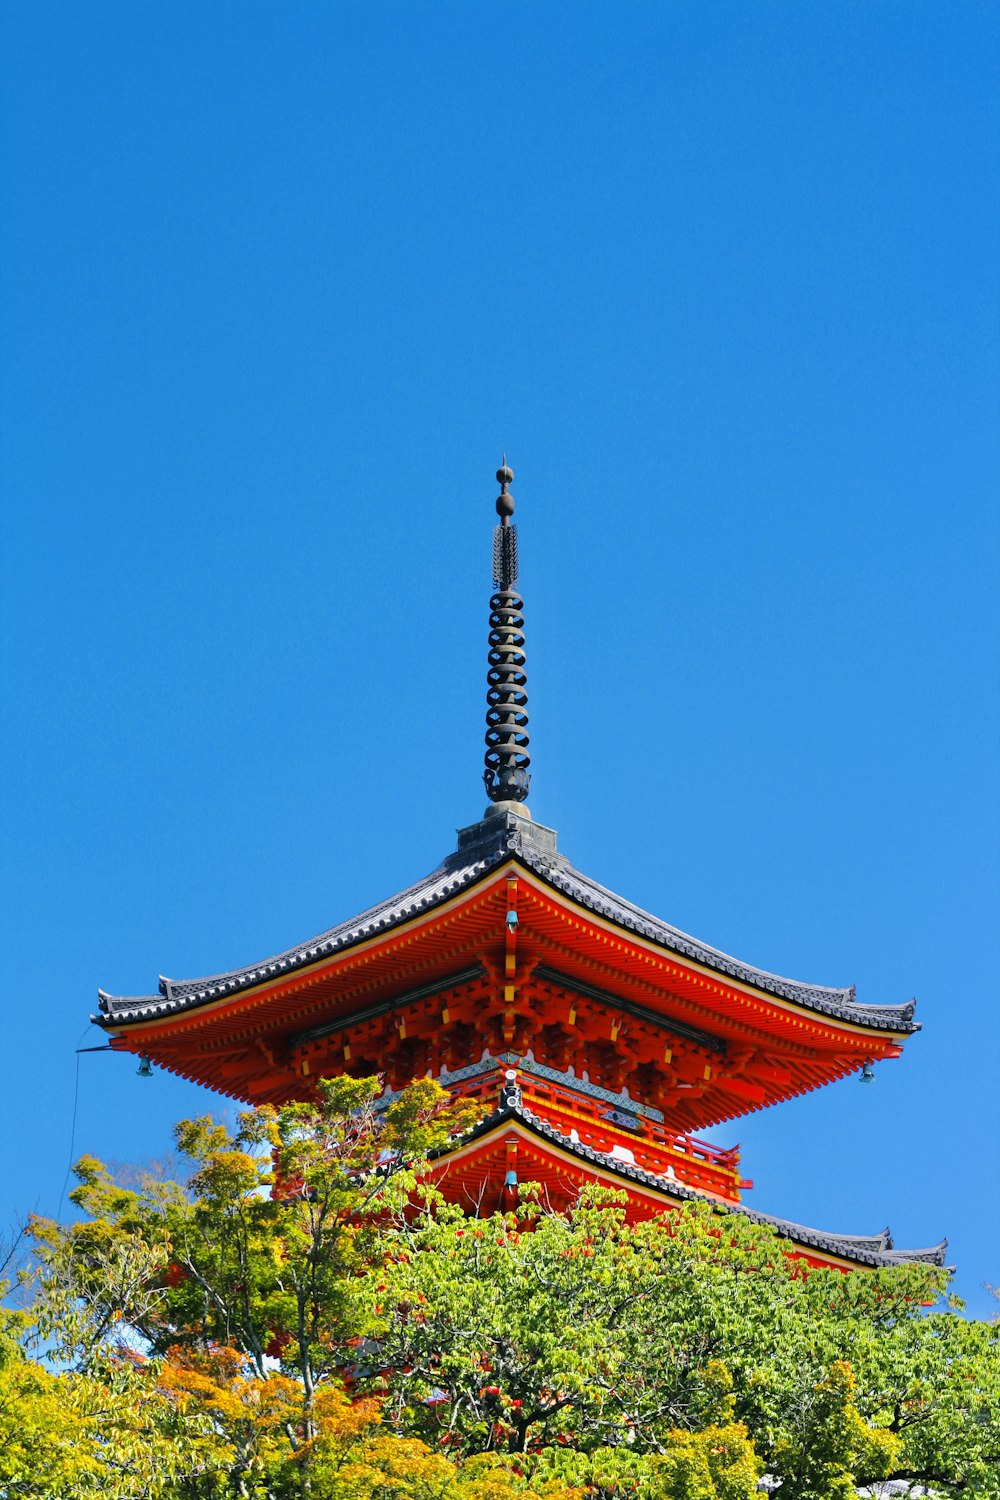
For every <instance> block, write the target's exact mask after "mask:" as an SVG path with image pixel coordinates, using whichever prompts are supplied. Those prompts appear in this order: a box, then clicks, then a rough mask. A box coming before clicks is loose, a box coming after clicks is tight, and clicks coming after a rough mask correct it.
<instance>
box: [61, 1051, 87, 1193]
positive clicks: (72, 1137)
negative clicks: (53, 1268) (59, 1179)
mask: <svg viewBox="0 0 1000 1500" xmlns="http://www.w3.org/2000/svg"><path fill="white" fill-rule="evenodd" d="M89 1034H90V1025H89V1023H88V1025H87V1026H85V1027H84V1029H83V1031H81V1032H80V1042H82V1041H83V1039H84V1037H85V1036H88V1035H89ZM79 1103H80V1044H79V1042H78V1043H77V1047H76V1077H75V1079H74V1080H73V1122H72V1124H71V1125H70V1127H69V1161H68V1162H67V1163H66V1176H65V1177H64V1178H63V1185H62V1192H61V1193H60V1194H59V1207H58V1208H57V1209H56V1218H57V1219H58V1218H59V1217H60V1215H61V1214H62V1208H63V1204H64V1203H65V1201H66V1189H67V1187H68V1186H69V1174H70V1173H71V1172H72V1170H73V1151H74V1149H75V1147H76V1112H77V1108H78V1107H79Z"/></svg>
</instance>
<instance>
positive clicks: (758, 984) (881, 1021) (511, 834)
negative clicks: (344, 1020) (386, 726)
mask: <svg viewBox="0 0 1000 1500" xmlns="http://www.w3.org/2000/svg"><path fill="white" fill-rule="evenodd" d="M511 857H513V858H516V859H518V860H519V861H520V862H521V863H522V864H523V865H524V866H525V867H526V868H527V869H529V870H530V871H532V872H533V873H534V874H535V875H538V876H540V877H541V879H543V880H544V881H546V882H547V883H548V884H549V885H551V886H552V887H553V888H554V889H555V890H557V891H561V892H563V893H564V894H565V895H566V896H568V897H569V898H570V899H571V900H573V901H575V902H577V903H578V904H579V905H581V906H584V907H586V908H587V909H588V910H589V911H592V912H594V913H595V914H596V915H598V916H601V917H604V918H605V919H606V920H608V921H610V922H612V923H614V924H615V925H616V926H618V927H622V928H624V929H625V930H626V931H629V932H634V933H636V934H637V935H638V936H640V937H643V938H646V939H647V940H648V941H650V942H652V943H655V944H656V945H657V946H659V947H661V948H664V949H665V950H667V951H668V952H671V953H676V954H677V955H678V956H679V957H681V958H687V959H690V960H692V961H693V962H695V963H698V964H700V965H702V966H704V967H705V968H707V969H712V970H714V971H715V972H717V973H719V974H721V975H724V976H726V977H728V978H732V979H735V980H736V981H738V982H739V983H743V984H748V985H751V986H753V987H754V988H755V989H758V990H763V991H764V992H765V993H768V994H772V995H777V996H779V997H780V998H781V999H784V1000H791V1001H793V1002H795V1003H796V1004H798V1005H802V1006H804V1007H805V1008H806V1009H808V1010H811V1011H815V1012H817V1013H818V1014H820V1015H828V1016H831V1017H833V1018H834V1019H836V1020H840V1021H848V1022H851V1023H853V1024H854V1025H858V1026H864V1027H868V1028H870V1029H871V1030H873V1031H898V1032H912V1031H918V1030H919V1029H920V1027H919V1022H916V1021H914V1019H913V1011H914V1004H915V1002H914V1001H912V1000H910V1001H908V1002H906V1003H905V1004H902V1005H861V1004H859V1003H858V1001H857V1000H856V998H855V991H854V988H853V986H850V987H847V988H841V989H837V988H828V987H825V986H822V985H815V984H803V983H801V982H799V981H798V980H794V979H785V978H782V977H781V976H780V975H777V974H769V973H767V972H766V971H765V970H763V969H756V968H754V967H753V966H752V965H750V964H746V963H742V962H741V961H740V960H739V959H735V958H732V957H730V955H729V954H726V953H722V952H721V951H720V950H719V949H717V948H712V947H710V946H709V945H708V944H707V943H702V942H700V941H699V940H698V939H697V938H693V937H691V936H690V935H689V934H688V933H685V932H681V931H680V929H679V928H676V927H672V926H671V925H670V924H669V923H668V922H664V921H663V920H662V919H661V918H659V917H655V916H653V915H652V914H651V913H650V912H647V911H643V910H642V908H641V907H638V906H635V905H634V904H633V903H632V902H630V901H626V900H624V899H623V898H622V897H621V896H617V895H616V894H615V893H614V892H613V891H609V890H608V889H607V888H606V887H605V886H602V885H599V884H598V883H597V881H595V880H592V879H591V878H590V876H588V875H584V874H583V873H582V871H580V870H577V869H574V867H573V866H572V865H571V864H570V863H569V860H567V859H566V858H565V856H563V855H561V854H559V853H558V852H557V850H556V838H555V834H554V833H553V831H552V830H551V829H548V828H545V827H543V826H541V825H539V824H536V823H531V822H529V821H528V820H527V819H526V818H524V817H520V816H518V815H516V814H514V813H505V814H502V815H500V816H499V817H493V818H489V819H486V820H484V821H483V822H482V823H477V824H473V825H472V826H471V827H469V828H465V829H462V830H460V832H459V845H458V849H457V851H456V852H455V853H454V854H451V855H449V856H448V858H447V859H446V860H445V861H444V863H443V864H442V865H440V866H439V868H438V869H436V870H434V871H432V873H431V874H430V875H427V876H426V877H425V878H424V879H423V880H419V881H417V883H416V884H415V885H412V886H409V887H408V888H407V889H406V890H405V891H401V892H400V893H399V894H398V895H396V896H392V897H390V898H389V899H388V900H386V901H381V902H379V903H378V905H377V906H373V907H370V908H369V910H368V911H366V912H362V913H361V915H360V916H357V917H351V918H350V919H349V920H348V921H346V922H341V923H339V924H338V925H337V926H336V927H331V928H329V929H328V930H327V931H326V932H322V933H320V934H319V935H318V936H317V937H314V938H310V939H309V941H308V942H306V943H301V944H299V945H298V946H296V947H295V948H289V949H288V950H287V951H286V952H284V953H278V954H275V955H274V956H273V957H271V958H267V959H263V960H261V961H260V962H259V963H256V964H251V965H247V966H246V967H245V968H241V969H232V970H229V971H228V972H226V973H222V974H212V975H208V976H205V977H204V978H200V979H181V980H178V979H166V978H161V980H160V993H159V995H138V996H136V995H129V996H121V995H110V994H107V993H106V992H105V991H104V990H99V991H98V997H99V1001H100V1007H101V1011H102V1014H101V1015H100V1016H99V1017H98V1016H95V1017H94V1019H95V1020H96V1021H97V1022H98V1024H99V1025H102V1026H105V1027H110V1028H116V1027H118V1026H120V1025H127V1024H128V1023H130V1022H136V1021H146V1020H150V1019H153V1018H154V1017H157V1016H168V1015H172V1014H175V1013H176V1012H178V1011H182V1010H189V1009H193V1008H194V1007H196V1006H198V1005H204V1004H207V1003H208V1002H210V1001H212V1000H218V999H221V998H223V997H225V996H227V995H233V994H237V993H238V992H239V991H240V990H244V989H249V988H251V987H252V986H253V985H256V984H260V983H262V982H263V981H265V980H268V979H273V978H276V977H278V976H280V975H282V974H287V973H293V972H294V971H295V970H296V969H300V968H303V967H305V966H306V965H308V964H311V963H315V962H316V961H317V960H319V959H323V958H328V957H331V956H332V955H333V954H335V953H338V952H341V951H342V950H344V949H347V948H350V947H352V946H353V945H354V944H355V943H359V942H364V941H365V940H366V939H368V938H371V937H374V936H376V935H377V934H378V933H380V932H385V931H387V930H389V929H390V928H392V927H395V926H397V925H399V924H400V923H402V922H405V921H407V920H408V919H409V918H410V917H413V916H416V915H418V914H419V913H420V912H424V911H429V910H430V909H432V908H433V907H435V906H437V905H439V904H440V903H442V902H444V901H447V900H448V899H449V898H450V897H452V896H454V895H457V894H458V893H459V892H461V891H463V890H466V889H467V888H469V887H470V886H472V885H474V884H475V882H476V881H477V880H479V879H480V877H481V876H483V875H484V874H485V873H486V872H487V871H488V870H490V869H491V868H493V867H494V866H495V865H498V864H500V863H502V862H503V861H504V860H506V859H509V858H511Z"/></svg>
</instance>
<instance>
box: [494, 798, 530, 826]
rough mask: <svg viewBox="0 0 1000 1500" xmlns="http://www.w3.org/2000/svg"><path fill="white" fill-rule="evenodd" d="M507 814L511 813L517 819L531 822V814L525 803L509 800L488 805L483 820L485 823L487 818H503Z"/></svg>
mask: <svg viewBox="0 0 1000 1500" xmlns="http://www.w3.org/2000/svg"><path fill="white" fill-rule="evenodd" d="M507 813H510V814H511V815H512V816H513V817H515V818H527V820H528V822H529V823H530V822H531V813H530V812H529V811H528V809H527V808H526V807H525V805H524V803H523V802H511V801H507V800H504V801H501V802H490V803H487V806H486V811H485V812H484V813H483V819H484V821H485V819H486V818H503V817H505V816H506V815H507Z"/></svg>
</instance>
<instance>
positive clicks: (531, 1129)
mask: <svg viewBox="0 0 1000 1500" xmlns="http://www.w3.org/2000/svg"><path fill="white" fill-rule="evenodd" d="M515 1124H516V1125H519V1126H520V1127H521V1128H522V1129H523V1130H524V1131H526V1132H527V1133H528V1134H529V1135H532V1136H535V1137H536V1138H537V1139H539V1140H540V1141H544V1142H547V1143H548V1144H550V1145H552V1146H557V1147H558V1148H559V1150H560V1151H561V1152H563V1153H565V1154H568V1155H570V1156H573V1157H575V1158H576V1159H577V1160H578V1161H580V1163H581V1164H586V1165H588V1166H593V1167H599V1168H600V1169H601V1171H602V1172H606V1173H609V1174H611V1175H612V1176H614V1177H618V1178H620V1179H621V1181H622V1186H623V1187H626V1188H627V1187H628V1185H629V1184H633V1185H635V1186H637V1187H642V1188H644V1189H647V1190H652V1192H653V1193H655V1194H656V1195H657V1196H658V1197H660V1198H663V1199H665V1200H666V1199H670V1200H674V1201H676V1202H682V1203H709V1204H711V1206H712V1208H713V1209H714V1210H715V1211H716V1212H717V1213H721V1214H736V1215H737V1216H739V1217H741V1218H744V1219H749V1220H750V1222H751V1223H753V1224H766V1225H770V1227H771V1228H772V1229H774V1230H776V1231H777V1233H778V1234H779V1235H781V1237H782V1238H783V1239H787V1240H791V1241H792V1243H793V1244H794V1245H796V1246H798V1247H799V1248H800V1249H801V1250H803V1251H804V1252H806V1253H809V1252H810V1251H814V1252H817V1253H818V1254H821V1255H830V1256H835V1257H837V1258H838V1259H840V1260H846V1261H850V1262H852V1263H853V1264H855V1265H859V1266H867V1267H869V1268H872V1269H877V1268H879V1267H885V1266H896V1265H901V1264H907V1263H914V1262H920V1263H923V1264H926V1265H931V1266H943V1265H944V1264H945V1253H946V1251H947V1249H948V1241H947V1240H946V1239H945V1240H940V1241H939V1242H938V1243H937V1244H936V1245H929V1246H926V1247H925V1248H923V1249H919V1250H908V1249H907V1250H903V1249H896V1247H895V1245H894V1244H893V1241H892V1236H891V1234H890V1232H889V1229H888V1228H885V1229H883V1230H880V1231H879V1233H877V1234H835V1233H832V1232H830V1231H828V1230H823V1229H812V1228H810V1227H809V1226H808V1225H806V1224H796V1223H794V1222H793V1221H792V1220H791V1219H779V1218H777V1217H776V1216H775V1215H773V1214H765V1213H761V1212H760V1211H759V1210H758V1209H753V1208H747V1207H746V1205H745V1204H743V1203H727V1202H725V1201H724V1200H722V1199H718V1198H713V1197H709V1196H708V1195H707V1194H705V1193H700V1192H698V1191H697V1190H696V1189H695V1188H691V1187H688V1186H687V1185H686V1184H685V1183H683V1182H678V1181H676V1180H675V1179H674V1178H672V1177H666V1176H661V1175H659V1174H658V1173H655V1172H648V1171H646V1169H645V1168H643V1167H639V1166H636V1165H635V1164H634V1163H632V1162H627V1161H623V1160H622V1159H621V1158H620V1157H617V1156H613V1155H611V1153H610V1152H606V1151H596V1150H595V1149H594V1148H593V1147H592V1146H587V1145H585V1144H584V1143H583V1142H582V1141H579V1140H573V1139H572V1137H571V1136H569V1135H565V1134H563V1132H562V1131H561V1130H558V1129H556V1127H555V1126H553V1125H550V1124H549V1123H548V1122H547V1121H546V1120H543V1119H542V1118H541V1116H540V1115H537V1114H535V1113H534V1112H533V1111H532V1110H530V1109H527V1108H526V1107H525V1106H524V1105H523V1104H522V1103H521V1100H520V1095H519V1092H518V1091H517V1090H516V1089H512V1090H510V1091H509V1092H507V1093H506V1094H505V1096H504V1098H503V1099H502V1100H501V1103H500V1105H499V1107H498V1108H497V1109H495V1110H493V1111H492V1113H490V1114H488V1115H486V1116H485V1118H484V1119H482V1120H481V1121H480V1122H479V1124H478V1125H476V1126H474V1128H473V1129H472V1130H471V1131H470V1132H469V1133H468V1134H467V1135H464V1136H463V1137H462V1140H461V1145H462V1146H463V1147H464V1146H466V1145H468V1144H470V1143H471V1142H474V1141H478V1140H482V1139H483V1138H484V1137H486V1136H489V1135H490V1134H492V1133H493V1131H500V1130H502V1129H503V1128H505V1127H506V1128H509V1127H510V1126H511V1125H515ZM452 1149H454V1148H452ZM447 1155H448V1152H442V1153H441V1156H442V1158H446V1157H447Z"/></svg>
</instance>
